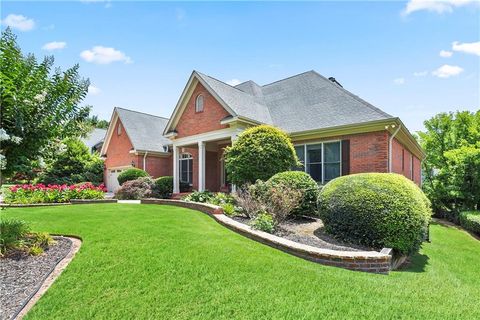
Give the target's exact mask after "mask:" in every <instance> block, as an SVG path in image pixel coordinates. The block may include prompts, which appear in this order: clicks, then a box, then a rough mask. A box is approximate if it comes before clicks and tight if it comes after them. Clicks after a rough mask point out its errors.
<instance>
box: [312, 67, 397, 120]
mask: <svg viewBox="0 0 480 320" xmlns="http://www.w3.org/2000/svg"><path fill="white" fill-rule="evenodd" d="M311 72H313V73H314V74H316V75H317V76H319V77H320V78H322V79H324V80H325V81H326V82H328V83H329V84H330V85H331V86H333V87H335V88H337V89H340V91H343V92H344V93H346V94H348V95H349V96H350V97H352V98H354V99H355V100H357V101H359V102H361V103H363V104H364V105H365V106H367V107H369V108H370V109H372V110H374V111H376V112H378V113H380V114H382V115H384V116H388V117H390V118H395V117H394V116H392V115H391V114H388V113H386V112H385V111H383V110H382V109H380V108H377V107H375V106H374V105H373V104H371V103H369V102H368V101H366V100H364V99H362V98H360V97H359V96H357V95H355V94H353V93H351V92H350V91H348V90H347V89H345V88H344V87H341V86H339V85H336V84H335V83H333V82H332V81H330V80H328V79H327V78H326V77H324V76H322V75H321V74H320V73H318V72H317V71H315V70H311Z"/></svg>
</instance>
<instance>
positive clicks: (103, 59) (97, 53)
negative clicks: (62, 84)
mask: <svg viewBox="0 0 480 320" xmlns="http://www.w3.org/2000/svg"><path fill="white" fill-rule="evenodd" d="M80 57H81V58H82V59H83V60H85V61H87V62H92V63H97V64H109V63H112V62H116V61H122V62H124V63H132V62H133V61H132V59H131V58H130V57H128V56H127V55H125V53H123V52H122V51H120V50H116V49H115V48H108V47H103V46H95V47H93V48H92V49H90V50H84V51H82V52H81V53H80Z"/></svg>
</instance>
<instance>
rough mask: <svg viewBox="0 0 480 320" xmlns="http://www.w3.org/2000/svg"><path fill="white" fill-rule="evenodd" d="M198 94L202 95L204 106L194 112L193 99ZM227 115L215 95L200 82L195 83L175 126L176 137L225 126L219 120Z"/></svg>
mask: <svg viewBox="0 0 480 320" xmlns="http://www.w3.org/2000/svg"><path fill="white" fill-rule="evenodd" d="M200 94H202V95H203V97H204V104H203V105H204V108H203V111H202V112H196V111H195V100H196V98H197V97H198V95H200ZM229 115H230V114H229V113H228V112H227V111H226V110H225V109H224V108H223V107H222V105H221V104H220V103H219V102H218V101H217V100H216V99H215V97H213V96H212V95H211V94H210V93H209V92H208V91H207V90H206V89H205V87H204V86H203V85H202V84H201V83H197V85H196V87H195V89H194V90H193V94H192V96H191V97H190V99H189V100H188V102H187V106H186V108H185V110H184V111H183V113H182V115H181V116H180V119H179V121H178V124H177V126H176V128H175V130H176V131H177V138H182V137H188V136H191V135H195V134H199V133H204V132H209V131H214V130H219V129H224V128H227V127H228V126H227V125H223V124H220V121H221V120H222V119H223V118H225V117H227V116H229Z"/></svg>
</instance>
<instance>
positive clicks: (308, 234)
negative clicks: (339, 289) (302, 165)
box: [233, 216, 374, 251]
mask: <svg viewBox="0 0 480 320" xmlns="http://www.w3.org/2000/svg"><path fill="white" fill-rule="evenodd" d="M233 219H234V220H236V221H238V222H241V223H244V224H247V225H248V224H249V223H250V220H249V219H247V218H245V217H242V216H235V217H233ZM273 234H274V235H276V236H279V237H282V238H285V239H288V240H291V241H295V242H298V243H302V244H306V245H309V246H312V247H317V248H322V249H331V250H340V251H373V250H374V249H371V248H367V247H363V246H358V245H354V244H348V243H344V242H341V241H339V240H337V239H335V238H333V237H332V236H330V235H328V234H327V233H325V231H324V228H323V223H322V220H320V219H317V218H312V217H296V218H293V219H289V220H286V221H284V222H282V223H281V224H280V225H278V226H277V228H276V230H275V232H274V233H273Z"/></svg>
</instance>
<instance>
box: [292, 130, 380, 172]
mask: <svg viewBox="0 0 480 320" xmlns="http://www.w3.org/2000/svg"><path fill="white" fill-rule="evenodd" d="M346 139H348V140H350V173H362V172H388V165H387V162H388V132H387V131H377V132H368V133H360V134H354V135H344V136H335V137H328V138H322V139H314V140H301V141H300V140H298V141H294V144H302V143H313V142H321V141H330V140H346Z"/></svg>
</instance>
